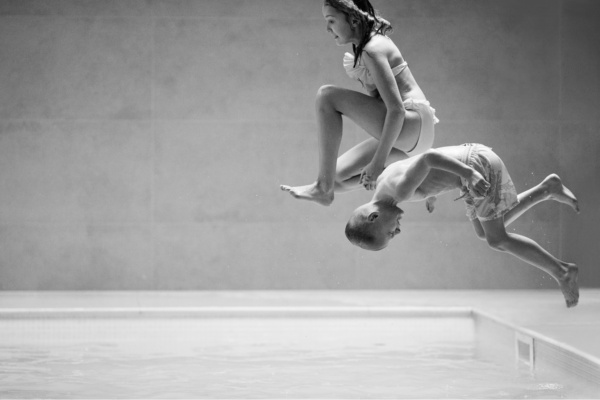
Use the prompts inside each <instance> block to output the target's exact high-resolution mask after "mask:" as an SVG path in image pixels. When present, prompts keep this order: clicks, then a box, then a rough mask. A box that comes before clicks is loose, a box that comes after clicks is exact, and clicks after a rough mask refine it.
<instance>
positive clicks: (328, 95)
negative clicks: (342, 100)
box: [317, 85, 338, 104]
mask: <svg viewBox="0 0 600 400" xmlns="http://www.w3.org/2000/svg"><path fill="white" fill-rule="evenodd" d="M337 91H338V87H337V86H334V85H323V86H321V87H320V88H319V90H318V91H317V104H318V103H320V102H325V101H328V100H331V99H332V97H333V96H334V95H335V93H336V92H337Z"/></svg>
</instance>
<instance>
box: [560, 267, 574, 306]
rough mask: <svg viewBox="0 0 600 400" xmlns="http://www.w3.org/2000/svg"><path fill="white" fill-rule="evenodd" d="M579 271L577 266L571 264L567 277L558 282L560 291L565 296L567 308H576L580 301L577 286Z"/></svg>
mask: <svg viewBox="0 0 600 400" xmlns="http://www.w3.org/2000/svg"><path fill="white" fill-rule="evenodd" d="M578 274H579V269H578V268H577V266H576V265H575V264H569V265H568V266H567V272H566V273H565V275H564V276H563V277H562V278H561V279H559V280H558V284H559V285H560V290H561V291H562V293H563V296H565V301H566V303H567V307H569V308H571V307H575V306H576V305H577V302H578V301H579V285H578V284H577V275H578Z"/></svg>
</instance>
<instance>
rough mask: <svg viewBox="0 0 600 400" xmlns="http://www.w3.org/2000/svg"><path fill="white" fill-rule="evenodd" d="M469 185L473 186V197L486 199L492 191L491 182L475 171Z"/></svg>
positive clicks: (471, 189) (471, 188)
mask: <svg viewBox="0 0 600 400" xmlns="http://www.w3.org/2000/svg"><path fill="white" fill-rule="evenodd" d="M469 183H470V184H471V187H470V188H469V189H470V191H471V192H472V195H473V197H485V195H487V192H488V190H490V184H489V182H488V181H486V180H485V178H484V177H483V176H482V175H481V174H480V173H479V172H477V171H475V170H473V175H471V179H470V182H469Z"/></svg>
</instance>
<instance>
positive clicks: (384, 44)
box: [363, 34, 397, 53]
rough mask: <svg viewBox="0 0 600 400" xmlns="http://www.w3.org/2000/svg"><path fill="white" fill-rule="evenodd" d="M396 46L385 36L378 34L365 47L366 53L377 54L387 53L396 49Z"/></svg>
mask: <svg viewBox="0 0 600 400" xmlns="http://www.w3.org/2000/svg"><path fill="white" fill-rule="evenodd" d="M396 48H397V47H396V45H395V44H394V42H393V41H392V39H390V38H389V37H387V36H385V35H380V34H376V35H373V37H371V40H369V41H368V42H367V44H366V45H365V47H364V49H363V50H364V51H366V52H367V53H371V52H377V53H381V52H384V53H387V52H389V51H390V50H394V49H396Z"/></svg>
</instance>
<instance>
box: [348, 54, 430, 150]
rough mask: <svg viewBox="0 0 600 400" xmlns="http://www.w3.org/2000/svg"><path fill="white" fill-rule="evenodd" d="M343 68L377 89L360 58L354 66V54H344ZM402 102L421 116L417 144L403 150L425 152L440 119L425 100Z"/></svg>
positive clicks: (398, 68)
mask: <svg viewBox="0 0 600 400" xmlns="http://www.w3.org/2000/svg"><path fill="white" fill-rule="evenodd" d="M407 66H408V64H407V63H406V61H405V62H403V63H402V64H400V65H397V66H395V67H394V68H392V73H393V74H394V76H396V75H398V74H399V73H401V72H402V71H404V69H405V68H406V67H407ZM344 69H345V70H346V73H347V74H348V76H350V78H352V79H356V80H357V81H359V82H360V83H361V84H362V85H363V87H364V88H365V89H367V90H368V91H374V90H377V86H375V80H374V79H373V77H372V76H371V73H370V72H369V70H368V69H367V67H366V66H365V65H364V63H363V60H362V58H360V59H359V60H358V62H357V63H356V67H355V66H354V56H353V55H352V54H350V53H346V54H344ZM403 104H404V108H405V109H407V110H412V111H415V112H417V113H418V114H419V117H420V118H421V131H420V133H419V139H418V140H417V144H415V146H414V147H413V148H412V149H410V150H409V151H405V152H406V154H408V155H409V156H414V155H417V154H421V153H423V152H425V151H426V150H428V149H430V148H431V146H433V139H434V137H435V132H434V128H433V126H434V125H435V124H437V123H438V122H440V121H439V120H438V119H437V118H436V116H435V109H434V108H433V107H431V105H429V102H428V101H427V100H415V99H412V98H408V99H406V100H404V101H403Z"/></svg>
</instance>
